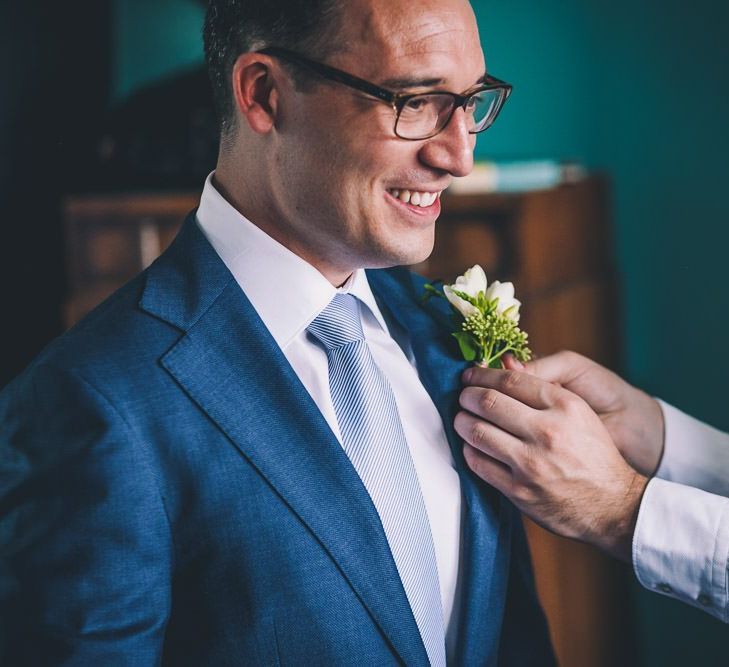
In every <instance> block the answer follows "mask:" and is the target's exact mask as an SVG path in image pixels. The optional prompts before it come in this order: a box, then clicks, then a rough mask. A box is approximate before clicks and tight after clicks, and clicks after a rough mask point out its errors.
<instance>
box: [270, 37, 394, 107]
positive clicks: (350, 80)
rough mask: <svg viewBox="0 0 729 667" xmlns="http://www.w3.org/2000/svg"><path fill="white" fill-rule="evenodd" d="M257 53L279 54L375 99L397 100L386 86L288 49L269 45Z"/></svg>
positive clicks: (389, 102)
mask: <svg viewBox="0 0 729 667" xmlns="http://www.w3.org/2000/svg"><path fill="white" fill-rule="evenodd" d="M258 53H263V54H264V55H271V56H279V57H281V58H284V59H285V60H289V61H290V62H293V63H298V64H299V65H302V66H304V67H306V68H308V69H310V70H311V71H313V72H316V73H317V74H319V75H320V76H323V77H324V78H325V79H330V80H332V81H338V82H339V83H343V84H344V85H345V86H348V87H350V88H354V89H355V90H359V91H361V92H363V93H367V94H368V95H372V96H373V97H376V98H377V99H380V100H383V101H384V102H387V103H388V104H393V105H394V104H395V102H396V100H397V95H396V94H395V93H393V92H391V91H389V90H387V89H386V88H380V86H376V85H375V84H374V83H370V82H369V81H365V80H364V79H360V78H359V77H357V76H354V75H353V74H347V72H342V71H341V70H338V69H336V68H334V67H329V65H325V64H324V63H318V62H315V61H313V60H309V59H308V58H304V57H303V56H300V55H299V54H297V53H293V52H292V51H288V50H287V49H281V48H278V47H275V46H271V47H267V48H265V49H261V50H260V51H259V52H258Z"/></svg>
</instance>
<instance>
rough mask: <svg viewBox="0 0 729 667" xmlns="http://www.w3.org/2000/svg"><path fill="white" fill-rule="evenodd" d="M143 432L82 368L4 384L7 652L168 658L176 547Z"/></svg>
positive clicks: (3, 637)
mask: <svg viewBox="0 0 729 667" xmlns="http://www.w3.org/2000/svg"><path fill="white" fill-rule="evenodd" d="M142 444H143V443H140V442H139V441H138V439H136V438H135V435H134V433H133V432H132V429H131V428H130V427H129V426H128V424H126V423H125V421H124V420H123V419H122V418H121V417H120V415H119V413H118V412H117V411H116V410H115V409H114V407H113V406H112V405H111V403H110V402H109V401H108V400H107V399H106V398H105V397H104V396H102V394H101V393H100V392H99V391H97V390H96V389H94V388H93V387H92V386H91V385H90V384H89V383H88V382H86V381H85V380H83V379H82V378H80V377H78V376H77V375H76V374H74V373H73V372H68V371H58V370H54V369H52V368H49V367H39V368H36V369H33V370H31V371H28V372H26V374H25V375H24V376H21V378H19V379H18V380H16V381H15V383H13V384H11V385H10V386H8V387H7V388H6V389H5V390H4V392H3V393H2V394H0V628H1V630H0V633H1V634H0V664H7V665H94V664H99V665H112V664H113V665H153V664H158V663H159V661H160V657H161V653H162V643H163V636H164V628H165V624H166V621H167V617H168V615H169V608H170V577H171V574H170V573H171V558H172V549H171V543H170V531H169V526H168V522H167V520H166V516H165V513H164V508H163V504H162V500H161V496H160V492H159V489H158V485H157V484H156V480H155V477H154V475H153V473H152V472H151V469H152V466H150V464H149V462H148V461H147V460H146V458H145V454H144V452H145V450H144V448H143V446H142Z"/></svg>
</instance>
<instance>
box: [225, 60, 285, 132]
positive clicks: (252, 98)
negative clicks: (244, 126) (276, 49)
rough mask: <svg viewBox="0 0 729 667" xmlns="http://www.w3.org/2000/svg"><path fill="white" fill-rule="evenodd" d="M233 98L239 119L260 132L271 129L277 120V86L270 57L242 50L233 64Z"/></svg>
mask: <svg viewBox="0 0 729 667" xmlns="http://www.w3.org/2000/svg"><path fill="white" fill-rule="evenodd" d="M232 85H233V99H234V100H235V106H236V109H237V111H238V113H239V114H240V115H241V117H242V118H241V121H246V122H247V123H248V125H249V126H250V128H251V129H252V130H253V131H254V132H257V133H259V134H265V133H267V132H270V131H271V129H272V128H273V126H274V124H275V121H276V112H277V105H278V90H277V89H276V83H275V81H274V78H273V76H272V72H271V68H270V60H269V59H268V58H266V57H265V56H264V57H261V55H260V54H258V53H243V54H241V55H240V56H238V59H237V60H236V61H235V64H234V65H233V73H232Z"/></svg>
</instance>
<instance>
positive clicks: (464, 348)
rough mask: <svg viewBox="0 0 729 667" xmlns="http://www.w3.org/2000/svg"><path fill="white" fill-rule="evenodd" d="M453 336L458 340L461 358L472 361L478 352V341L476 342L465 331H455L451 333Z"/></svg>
mask: <svg viewBox="0 0 729 667" xmlns="http://www.w3.org/2000/svg"><path fill="white" fill-rule="evenodd" d="M453 337H454V338H455V339H456V340H457V341H458V346H459V347H460V348H461V354H462V355H463V358H464V359H465V360H466V361H473V360H474V359H475V358H476V355H477V354H478V343H476V341H475V340H474V338H473V336H472V335H471V334H470V333H466V332H465V331H457V332H456V333H454V334H453Z"/></svg>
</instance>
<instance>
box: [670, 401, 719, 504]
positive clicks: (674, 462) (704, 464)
mask: <svg viewBox="0 0 729 667" xmlns="http://www.w3.org/2000/svg"><path fill="white" fill-rule="evenodd" d="M658 403H659V405H660V406H661V410H662V411H663V419H664V422H665V427H666V430H665V440H664V447H663V457H662V459H661V464H660V465H659V467H658V470H656V477H660V478H661V479H665V480H669V481H671V482H678V483H679V484H685V485H686V486H693V487H695V488H697V489H703V490H704V491H709V492H710V493H716V494H719V495H722V496H729V434H727V433H723V432H722V431H719V430H717V429H715V428H713V427H711V426H709V425H707V424H704V423H703V422H700V421H698V420H697V419H694V418H693V417H690V416H689V415H687V414H685V413H683V412H681V411H680V410H677V409H676V408H674V407H673V406H671V405H668V403H664V402H663V401H661V400H658Z"/></svg>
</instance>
